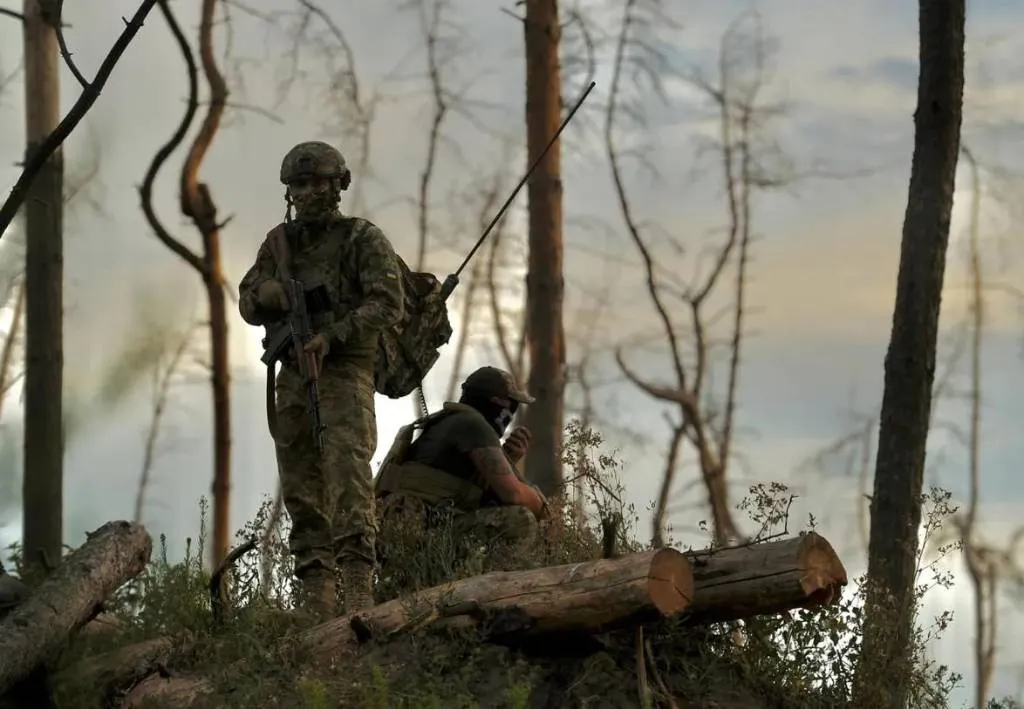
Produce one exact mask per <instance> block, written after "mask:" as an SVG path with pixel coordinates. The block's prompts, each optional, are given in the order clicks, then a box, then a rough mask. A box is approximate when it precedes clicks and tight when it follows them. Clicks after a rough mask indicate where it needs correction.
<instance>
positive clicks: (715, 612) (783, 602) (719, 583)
mask: <svg viewBox="0 0 1024 709" xmlns="http://www.w3.org/2000/svg"><path fill="white" fill-rule="evenodd" d="M687 556H688V557H689V559H690V561H691V562H692V563H693V603H691V604H690V607H689V609H688V610H687V614H686V617H687V621H688V622H690V623H691V624H693V625H707V624H709V623H719V622H723V621H727V620H737V619H742V618H751V617H754V616H758V615H770V614H773V613H781V612H783V611H789V610H794V609H797V608H815V607H817V606H822V605H829V604H831V603H834V602H836V601H837V600H839V596H840V593H841V592H842V588H843V586H845V585H846V584H847V583H848V579H847V576H846V569H845V568H844V567H843V562H842V561H840V559H839V556H838V555H837V554H836V552H835V550H834V549H833V548H832V545H831V544H829V543H828V541H826V540H825V538H824V537H821V536H819V535H817V534H815V533H814V532H808V533H807V534H801V535H800V536H798V537H793V538H791V539H782V540H779V541H776V542H764V543H760V544H752V545H749V546H742V547H731V548H723V549H716V550H713V551H710V552H690V553H689V554H687Z"/></svg>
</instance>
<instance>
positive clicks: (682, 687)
mask: <svg viewBox="0 0 1024 709" xmlns="http://www.w3.org/2000/svg"><path fill="white" fill-rule="evenodd" d="M602 446H603V442H602V441H601V439H600V436H598V435H596V434H595V433H593V432H591V431H585V430H582V429H581V428H580V427H579V426H578V425H573V426H570V427H569V430H568V435H567V445H566V451H567V453H566V463H567V468H566V469H567V471H570V477H569V480H570V482H571V483H572V486H573V487H574V488H575V489H576V490H577V491H578V495H576V499H574V500H572V501H566V500H553V501H552V502H553V506H554V508H555V510H556V514H555V515H554V517H553V519H552V520H551V521H550V522H549V523H548V524H547V526H546V528H545V530H544V534H543V535H542V539H540V540H538V541H537V543H536V544H534V545H531V546H529V547H528V548H523V547H520V548H516V549H508V548H502V547H499V546H490V547H488V546H487V545H485V544H483V543H482V541H481V540H479V539H468V538H460V537H458V536H457V535H455V534H454V533H453V531H452V526H451V524H450V523H449V521H445V520H444V519H441V520H440V521H439V523H438V524H436V525H433V526H430V527H429V528H428V527H426V526H425V525H422V524H413V523H408V525H407V526H397V525H391V526H389V525H385V527H384V528H383V529H382V530H381V545H382V548H384V549H386V553H387V559H386V563H385V564H384V565H383V567H382V570H381V573H380V575H379V578H378V582H377V588H376V591H377V595H378V601H384V600H387V599H389V598H395V597H398V596H401V595H403V594H405V593H408V592H410V591H415V590H417V589H420V588H423V587H426V586H431V585H436V584H439V583H442V582H444V581H447V580H451V579H456V578H462V577H466V576H470V575H473V574H478V573H481V572H484V571H487V570H491V569H519V568H528V567H533V566H539V565H553V564H560V563H569V562H573V561H582V560H589V559H594V558H598V557H600V556H601V555H602V554H603V553H604V551H606V550H607V549H608V548H609V547H610V546H614V547H615V548H616V549H618V550H619V551H623V550H637V549H642V548H643V547H644V546H645V545H644V544H641V543H639V542H638V541H637V538H636V534H635V531H636V529H637V515H636V514H635V511H634V510H632V509H630V508H629V507H627V506H626V505H624V504H623V502H622V499H623V496H622V485H621V482H620V481H619V479H618V472H619V470H620V469H621V466H620V465H619V463H618V461H617V460H616V457H615V455H613V454H611V453H607V452H603V451H602ZM792 498H793V496H792V495H791V494H790V493H789V491H788V490H787V488H786V487H785V486H784V485H780V484H768V485H754V486H752V487H751V489H750V491H749V494H748V496H747V497H746V498H745V499H744V500H743V501H742V502H741V503H740V504H739V508H740V509H741V510H743V511H745V512H746V514H747V515H748V517H749V518H750V520H751V522H752V523H753V524H754V525H755V526H756V528H758V530H759V532H758V540H755V542H754V543H760V541H763V540H765V539H770V538H772V537H774V536H778V535H779V534H781V533H787V528H788V526H789V524H790V523H791V520H790V519H789V515H788V512H789V503H790V502H791V501H792ZM924 502H925V509H926V525H925V526H926V530H927V532H928V534H930V535H932V534H935V533H936V532H937V530H938V529H939V528H940V527H941V525H942V523H943V521H944V520H945V519H947V518H948V517H949V515H950V514H952V512H954V511H955V510H953V509H952V508H951V507H950V505H949V496H948V494H947V493H944V492H942V491H938V490H933V491H931V492H930V493H929V494H928V495H926V496H925V500H924ZM270 510H271V503H270V501H269V500H268V501H266V503H265V504H264V506H263V507H262V508H261V509H260V511H259V513H258V514H257V516H256V518H255V519H254V520H253V521H252V522H250V523H248V524H247V525H245V527H243V528H242V529H241V530H239V532H238V534H237V539H238V540H239V541H240V542H241V541H242V540H246V539H250V538H257V539H263V540H264V542H263V543H262V544H261V547H260V549H259V550H258V552H254V553H252V554H250V555H249V556H247V557H243V559H242V560H241V561H240V562H239V564H238V565H237V571H236V572H235V573H234V574H232V576H231V580H230V583H229V589H230V594H229V595H230V597H231V598H232V601H233V607H234V610H232V611H231V612H230V614H229V615H228V617H227V619H226V622H225V624H224V626H223V627H222V628H219V629H215V628H212V627H211V621H210V617H211V613H210V600H209V591H208V585H209V573H208V572H207V571H206V570H205V569H204V568H203V566H202V559H203V548H202V540H203V539H204V537H205V529H201V530H200V534H199V536H198V538H197V539H198V540H199V541H198V542H196V543H195V544H194V545H193V543H192V542H191V541H190V542H189V543H188V544H187V545H186V553H185V558H184V559H182V560H181V561H179V562H176V563H172V562H171V561H170V560H168V559H167V556H166V545H165V544H164V540H163V539H161V544H160V549H159V552H158V553H157V554H156V555H155V557H156V558H155V560H154V561H153V562H152V563H151V564H150V567H149V568H148V569H147V570H146V572H145V573H144V574H143V575H142V576H140V577H139V578H138V579H136V580H135V581H133V582H132V583H131V584H129V585H127V586H126V587H125V588H124V589H122V590H121V591H120V592H119V593H118V595H117V596H116V598H115V599H113V601H112V602H111V603H110V604H109V606H110V608H109V609H110V611H111V612H113V613H116V614H117V615H118V616H120V617H121V618H123V619H124V620H125V621H126V623H127V624H128V627H127V629H126V630H125V631H124V632H123V633H122V634H120V635H118V636H116V637H109V638H106V639H103V640H102V641H96V642H101V643H104V644H105V645H103V646H102V647H101V646H98V645H96V644H95V643H94V644H92V645H90V644H89V643H80V644H79V645H78V646H77V647H75V648H74V649H73V650H72V652H71V653H70V654H69V655H68V656H67V657H66V658H64V664H71V663H73V662H74V660H75V659H77V658H80V657H83V656H86V655H92V654H95V652H98V651H99V650H101V649H103V647H112V646H116V645H123V644H125V643H128V642H133V641H138V640H140V639H143V638H150V637H156V636H162V635H167V634H169V633H171V634H175V633H176V634H182V635H183V636H184V637H186V638H187V639H188V641H187V642H184V641H183V643H182V647H183V648H187V651H183V652H182V653H181V654H180V655H179V656H178V657H177V658H176V659H175V660H174V662H173V663H172V665H171V666H170V667H169V668H168V669H169V670H171V672H172V673H173V674H174V675H175V676H184V677H187V676H191V675H197V674H198V675H202V676H205V677H207V678H209V679H210V681H212V683H213V685H214V688H215V691H216V693H215V695H214V697H212V698H210V699H209V700H208V701H206V702H204V703H201V704H200V706H210V707H214V706H216V707H222V708H224V709H232V708H233V707H246V708H248V707H251V706H295V707H308V708H310V709H320V708H321V707H323V708H326V707H335V706H345V707H367V708H368V709H392V708H408V709H413V708H414V707H415V708H417V709H419V708H428V709H429V708H430V707H436V708H437V709H450V708H452V709H459V708H466V709H470V708H474V709H475V708H476V707H504V708H507V709H525V708H526V707H529V706H559V707H597V706H608V707H612V706H614V707H669V706H676V707H684V706H685V707H689V708H691V709H701V708H704V707H707V708H708V709H710V708H711V707H722V706H729V707H750V708H751V709H755V708H762V707H763V708H764V709H769V708H773V709H774V708H776V707H778V708H779V709H783V708H785V709H818V708H821V709H824V708H826V707H828V708H842V707H849V704H848V702H849V699H848V698H849V696H850V691H851V686H852V682H853V672H854V669H855V667H856V665H857V660H858V652H859V647H860V635H861V629H862V627H863V622H864V620H863V616H862V613H861V607H862V602H863V579H859V580H858V581H857V582H856V583H855V584H854V589H853V592H852V593H847V595H846V597H845V598H844V599H842V600H840V602H838V603H835V604H833V605H830V606H827V607H823V608H817V609H814V610H805V611H796V612H793V613H789V614H780V615H775V616H767V617H762V618H756V619H751V620H748V621H745V622H735V623H722V624H718V625H714V626H711V627H707V628H692V627H688V626H687V625H686V623H685V618H684V619H682V620H678V621H673V622H665V623H658V624H650V625H647V626H645V627H644V628H643V630H642V631H641V632H640V633H637V632H635V631H632V630H630V631H624V632H613V633H608V634H606V635H603V636H602V637H600V638H597V639H596V640H594V641H592V642H590V643H583V642H578V641H570V640H569V639H566V640H565V645H564V646H557V647H555V646H552V645H551V643H549V646H548V647H544V648H536V647H522V648H517V649H514V648H508V647H501V646H497V645H492V644H488V643H484V642H481V641H479V639H478V637H477V636H476V635H475V634H474V633H473V632H471V631H466V630H454V629H446V630H443V631H442V630H438V631H432V632H421V633H403V634H399V635H396V636H394V637H393V638H389V639H387V640H383V641H374V642H371V643H369V644H368V645H366V646H364V647H363V648H362V650H361V651H360V652H359V653H358V654H357V655H355V656H353V657H347V658H345V659H344V662H343V664H340V665H338V666H334V667H325V666H323V665H324V664H325V663H323V662H318V661H317V660H318V658H314V657H310V656H308V655H307V654H305V653H304V652H303V651H301V650H300V649H298V647H297V644H296V643H293V642H290V638H294V637H295V634H296V633H297V632H298V631H300V630H301V629H303V628H304V627H306V626H307V625H308V624H309V623H310V622H312V621H311V620H310V619H308V618H304V617H303V616H302V615H301V614H296V613H288V612H286V611H287V610H288V609H289V608H290V606H291V584H290V578H291V561H290V557H289V554H288V551H287V546H286V543H285V541H284V540H285V539H287V531H288V530H287V521H286V520H281V519H277V520H275V519H271V516H272V515H271V514H270ZM201 511H202V513H203V514H202V515H201V516H202V518H203V519H204V524H205V518H206V509H205V507H204V508H203V509H202V510H201ZM807 526H808V527H810V528H813V526H814V520H813V519H811V520H809V522H808V525H807ZM953 550H954V548H952V547H947V548H943V549H940V552H939V555H938V557H937V558H935V559H931V560H930V561H929V562H928V563H924V560H922V563H921V564H920V570H919V586H918V595H919V598H923V597H924V595H925V594H927V593H928V592H929V590H931V589H933V588H935V586H936V585H940V586H946V585H948V584H949V582H950V579H949V577H948V575H946V574H944V573H942V572H941V570H940V565H939V561H940V559H941V557H942V555H944V554H948V553H950V552H951V551H953ZM949 620H950V618H949V615H948V614H943V615H941V616H940V617H938V618H935V619H931V620H930V622H929V623H927V624H918V626H919V627H918V628H917V630H916V631H915V636H914V643H913V645H914V651H915V661H914V669H913V671H912V672H911V674H910V675H909V676H908V677H907V682H908V684H909V686H910V687H911V688H912V692H911V693H912V697H913V704H912V707H913V708H914V709H925V708H929V709H930V708H931V707H945V706H947V702H948V696H949V692H950V690H951V689H952V687H953V686H954V684H955V683H956V682H957V681H958V677H957V676H956V675H954V674H952V673H951V672H950V671H949V670H948V668H945V667H941V666H937V665H935V664H934V662H932V661H931V660H930V659H929V658H928V656H927V654H926V651H925V649H926V646H927V644H928V642H929V640H930V639H932V638H934V637H937V636H938V635H939V634H940V633H941V632H942V631H943V630H944V629H945V627H946V626H947V625H948V622H949ZM878 663H879V665H878V668H877V671H878V672H885V671H889V667H888V665H887V663H886V661H885V658H878ZM74 678H75V675H74V674H73V673H71V672H67V673H65V674H64V675H62V676H60V681H59V683H58V687H59V690H60V695H59V697H60V703H59V706H60V707H62V708H71V707H73V708H74V709H78V708H80V707H81V708H82V709H87V708H88V709H92V708H93V707H99V706H101V705H102V702H101V698H99V697H96V696H94V695H95V694H96V688H95V687H91V686H89V687H83V686H81V685H80V684H78V685H76V684H75V679H74ZM1015 706H1016V705H1014V704H1012V703H1009V702H1005V703H1001V704H1000V703H995V702H993V703H990V705H989V707H988V708H987V709H1012V708H1013V707H1015ZM851 709H852V708H851Z"/></svg>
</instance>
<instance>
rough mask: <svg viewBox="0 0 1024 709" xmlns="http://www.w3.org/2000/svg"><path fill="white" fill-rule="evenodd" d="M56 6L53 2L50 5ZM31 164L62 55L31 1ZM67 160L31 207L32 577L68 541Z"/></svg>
mask: <svg viewBox="0 0 1024 709" xmlns="http://www.w3.org/2000/svg"><path fill="white" fill-rule="evenodd" d="M48 5H51V6H52V3H48ZM24 12H25V21H24V41H25V137H26V147H25V152H26V161H27V159H28V156H29V155H31V154H32V152H33V151H34V150H36V149H37V148H38V147H39V146H40V144H42V142H43V141H44V140H45V139H46V136H48V135H49V134H50V133H51V132H52V131H53V130H54V129H55V128H56V127H57V124H58V123H59V122H60V51H59V49H58V43H57V33H56V31H55V29H54V23H55V22H56V21H57V18H56V17H54V16H49V17H48V16H46V15H45V14H44V12H43V6H42V5H41V3H40V2H39V0H25V4H24ZM63 191H64V156H63V148H57V150H56V151H54V153H53V155H52V156H50V158H49V160H47V162H46V165H45V166H44V167H43V168H42V170H40V172H39V175H38V176H37V177H36V179H35V181H34V182H33V183H32V185H31V187H30V188H29V192H28V197H27V199H26V201H25V205H24V209H25V243H26V247H25V281H26V293H25V390H24V398H25V433H24V463H23V471H24V472H23V479H22V501H23V508H22V510H23V511H22V549H23V553H24V563H25V571H26V573H27V575H29V576H31V575H33V574H35V573H37V572H39V571H44V570H45V568H46V565H47V562H49V563H52V564H57V563H58V562H59V561H60V557H61V551H62V545H61V543H62V541H63V487H64V485H63V483H64V440H63V438H64V436H63V413H62V412H63V406H62V403H63V402H62V392H63V377H64V349H63V317H64V310H63V308H64V302H63V299H64V243H63V239H64V224H63V220H64V214H63V212H64V195H63Z"/></svg>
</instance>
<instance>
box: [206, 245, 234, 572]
mask: <svg viewBox="0 0 1024 709" xmlns="http://www.w3.org/2000/svg"><path fill="white" fill-rule="evenodd" d="M219 236H220V235H219V233H217V232H214V234H213V236H212V238H211V237H207V259H209V260H214V261H216V263H211V264H210V270H211V271H212V272H213V273H214V274H220V273H221V265H220V238H219ZM206 295H207V298H209V303H210V352H211V360H212V361H211V368H210V378H211V381H210V385H211V388H212V391H213V489H212V494H213V545H212V548H211V550H210V552H211V554H210V556H211V558H210V560H211V562H212V566H213V568H214V569H217V568H219V567H220V565H221V564H222V563H223V562H224V559H225V557H227V554H228V546H229V537H230V535H231V532H230V531H229V529H228V525H229V524H230V519H231V371H230V369H229V366H230V365H229V357H228V319H227V310H226V303H225V302H224V288H223V287H221V285H220V284H219V283H218V282H216V281H215V280H212V279H206Z"/></svg>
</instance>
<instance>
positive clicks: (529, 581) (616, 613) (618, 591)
mask: <svg viewBox="0 0 1024 709" xmlns="http://www.w3.org/2000/svg"><path fill="white" fill-rule="evenodd" d="M692 596H693V573H692V570H691V568H690V562H689V561H687V559H686V557H685V556H684V555H683V554H682V553H681V552H678V551H676V550H675V549H657V550H653V551H645V552H640V553H638V554H631V555H629V556H623V557H620V558H617V559H601V560H599V561H588V562H583V563H578V564H565V565H563V566H553V567H547V568H541V569H531V570H527V571H496V572H492V573H488V574H483V575H481V576H474V577H472V578H467V579H462V580H459V581H454V582H452V583H448V584H444V585H442V586H437V587H434V588H429V589H426V590H424V591H420V592H418V593H415V594H413V595H411V596H407V597H404V598H398V599H395V600H393V601H388V602H387V603H382V604H381V605H379V606H376V607H374V608H371V609H369V610H367V611H363V612H361V613H356V614H353V615H350V616H344V617H341V618H336V619H334V620H330V621H328V622H326V623H323V624H321V625H318V626H316V627H315V628H313V629H311V630H309V631H307V632H306V633H305V634H304V635H303V636H302V638H301V640H300V643H301V644H302V645H303V646H304V647H306V648H308V649H309V650H311V651H312V652H313V654H314V655H316V656H318V657H332V656H334V655H336V654H338V653H339V652H342V651H344V650H347V649H352V648H354V647H355V646H356V645H358V644H359V643H360V642H362V641H365V640H366V639H368V638H369V637H371V636H389V635H393V634H395V633H398V632H402V631H408V630H415V629H419V628H424V627H427V626H429V625H433V624H437V623H439V622H440V623H451V622H453V621H454V622H465V623H468V624H472V625H474V626H476V627H477V629H478V630H480V631H481V635H482V636H483V638H484V639H487V640H491V641H507V640H512V639H521V638H527V637H535V636H539V635H546V634H563V633H565V634H571V633H574V632H584V633H589V634H593V633H598V632H601V631H603V630H608V629H612V628H615V627H621V626H624V625H629V624H635V623H642V622H645V621H650V620H656V619H660V618H670V617H674V616H678V615H679V614H681V613H683V612H684V611H685V610H686V609H687V607H688V605H689V603H690V599H691V598H692Z"/></svg>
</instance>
